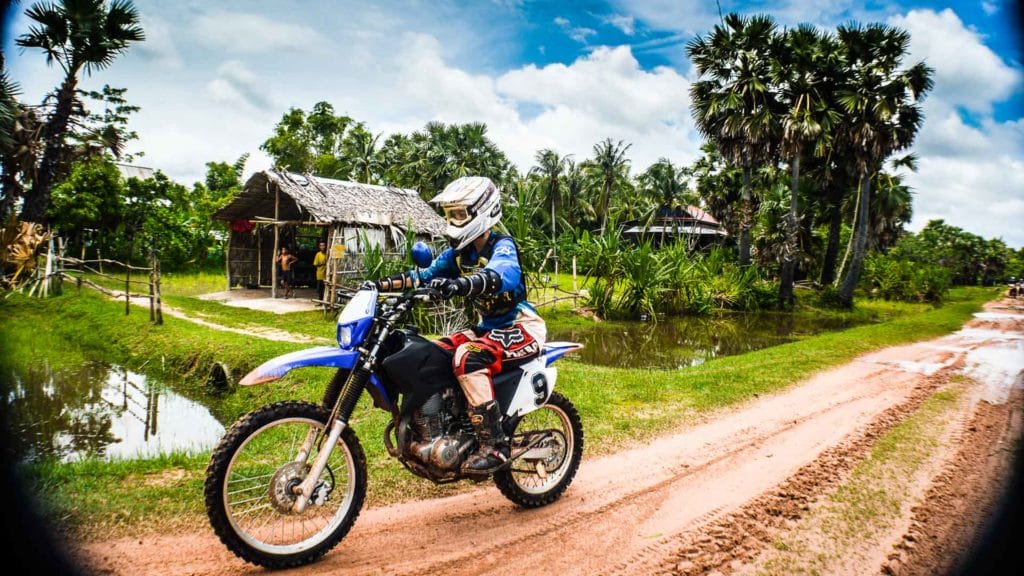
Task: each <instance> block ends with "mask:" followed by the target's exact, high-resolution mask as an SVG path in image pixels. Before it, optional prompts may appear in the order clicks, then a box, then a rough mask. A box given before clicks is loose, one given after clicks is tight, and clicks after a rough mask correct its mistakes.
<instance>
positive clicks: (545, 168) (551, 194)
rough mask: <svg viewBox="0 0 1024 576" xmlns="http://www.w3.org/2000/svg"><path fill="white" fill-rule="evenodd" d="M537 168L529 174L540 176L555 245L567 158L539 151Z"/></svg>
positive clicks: (536, 157)
mask: <svg viewBox="0 0 1024 576" xmlns="http://www.w3.org/2000/svg"><path fill="white" fill-rule="evenodd" d="M534 159H536V161H537V166H535V167H534V168H533V169H532V170H530V172H531V174H536V175H538V176H540V178H541V181H542V182H543V183H544V189H545V191H546V192H547V199H546V203H547V204H550V205H551V245H552V246H554V245H555V238H557V235H556V234H555V222H556V217H557V212H558V208H559V207H560V205H561V203H562V201H561V200H562V197H561V196H562V191H561V178H562V174H563V173H564V172H565V167H566V161H567V160H568V157H567V156H559V155H558V153H557V152H555V151H554V150H552V149H550V148H545V149H543V150H539V151H538V152H537V154H536V155H535V156H534Z"/></svg>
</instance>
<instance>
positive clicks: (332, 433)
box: [292, 363, 370, 514]
mask: <svg viewBox="0 0 1024 576" xmlns="http://www.w3.org/2000/svg"><path fill="white" fill-rule="evenodd" d="M367 364H368V363H367ZM369 380H370V371H369V370H368V369H367V368H366V367H364V366H359V365H358V364H357V367H356V368H354V369H353V370H352V371H351V372H349V375H348V378H347V379H346V380H345V385H344V386H343V387H342V389H341V394H339V395H338V401H337V402H335V403H334V409H333V410H332V411H331V415H330V417H329V418H328V419H327V429H329V432H328V433H327V438H326V440H324V441H322V442H321V444H320V446H321V447H322V449H321V450H320V452H319V453H318V454H317V455H316V460H314V461H313V465H312V466H311V467H310V469H309V473H308V474H307V475H306V478H305V480H303V481H302V482H301V483H300V484H299V485H298V486H295V487H294V488H292V492H293V493H294V494H295V503H294V504H292V511H293V512H295V513H296V514H301V513H302V512H304V511H305V510H306V507H307V506H308V505H309V500H310V497H311V496H312V494H313V490H314V489H315V488H316V486H317V484H319V482H320V475H321V474H323V472H324V468H326V467H327V460H328V459H329V458H330V457H331V453H332V452H333V451H334V447H335V446H337V445H338V440H339V439H340V438H341V433H342V432H344V430H345V427H346V426H348V420H349V418H351V417H352V412H353V411H354V410H355V408H356V403H358V402H359V396H360V395H361V394H362V392H363V388H365V387H366V384H367V382H369ZM317 438H322V436H321V435H320V433H319V432H317V431H316V430H310V431H309V432H307V433H306V439H305V440H304V441H303V442H302V446H301V447H300V448H299V453H298V454H297V455H296V456H295V461H296V462H305V461H306V459H308V458H309V455H310V454H311V453H312V452H313V446H314V444H316V440H317ZM324 442H326V444H325V443H324Z"/></svg>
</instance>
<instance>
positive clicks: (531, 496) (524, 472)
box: [494, 392, 583, 508]
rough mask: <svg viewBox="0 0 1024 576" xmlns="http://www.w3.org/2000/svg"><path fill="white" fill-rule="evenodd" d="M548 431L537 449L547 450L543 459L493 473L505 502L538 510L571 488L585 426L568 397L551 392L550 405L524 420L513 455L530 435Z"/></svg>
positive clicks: (515, 438)
mask: <svg viewBox="0 0 1024 576" xmlns="http://www.w3.org/2000/svg"><path fill="white" fill-rule="evenodd" d="M541 431H549V436H548V438H546V439H545V440H542V441H541V442H540V443H539V444H538V445H537V446H536V448H539V449H542V450H546V451H547V452H548V453H549V455H547V456H546V457H545V458H543V459H535V460H529V459H527V458H525V457H524V458H521V459H518V460H516V461H514V462H513V463H512V467H511V468H510V469H508V470H501V471H499V472H495V473H494V483H495V484H497V486H498V489H499V490H501V493H502V494H504V495H505V497H506V498H508V499H509V500H511V501H513V502H515V503H516V504H519V505H520V506H522V507H524V508H539V507H541V506H547V505H548V504H551V503H552V502H554V501H555V500H557V499H558V498H559V497H560V496H561V495H562V492H565V489H566V488H568V487H569V484H570V483H571V482H572V479H573V477H574V476H575V475H576V470H577V469H579V467H580V460H581V459H582V457H583V423H582V422H581V421H580V414H579V412H577V411H576V407H575V406H573V404H572V402H571V401H570V400H569V399H568V398H566V397H565V396H563V395H561V394H559V393H558V392H552V393H551V397H550V398H548V402H547V404H545V405H543V406H541V407H540V408H538V409H537V410H534V411H533V412H530V413H529V414H527V415H526V416H524V417H523V419H522V420H520V421H519V423H518V424H517V425H516V429H515V431H514V433H513V439H512V451H513V453H514V452H515V450H516V449H517V448H518V446H517V444H519V445H522V444H524V443H527V442H529V440H530V437H531V435H533V434H537V433H540V432H541Z"/></svg>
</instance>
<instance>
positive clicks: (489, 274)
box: [430, 269, 501, 298]
mask: <svg viewBox="0 0 1024 576" xmlns="http://www.w3.org/2000/svg"><path fill="white" fill-rule="evenodd" d="M430 287H431V288H433V289H435V290H437V291H438V292H440V293H441V294H443V295H444V297H445V298H451V297H452V296H477V295H480V294H497V293H498V292H500V291H501V276H499V275H498V273H497V272H495V271H494V270H486V269H485V270H481V271H480V272H475V273H473V274H470V275H469V276H460V277H458V278H456V279H454V280H452V279H451V278H435V279H434V280H432V281H431V282H430Z"/></svg>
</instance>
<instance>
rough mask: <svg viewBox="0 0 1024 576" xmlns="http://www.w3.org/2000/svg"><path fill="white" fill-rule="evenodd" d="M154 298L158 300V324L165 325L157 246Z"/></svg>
mask: <svg viewBox="0 0 1024 576" xmlns="http://www.w3.org/2000/svg"><path fill="white" fill-rule="evenodd" d="M153 272H154V274H153V275H154V279H153V296H154V298H155V300H156V323H157V324H163V323H164V313H163V310H162V309H161V307H160V260H159V259H158V258H157V257H156V246H154V247H153Z"/></svg>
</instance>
